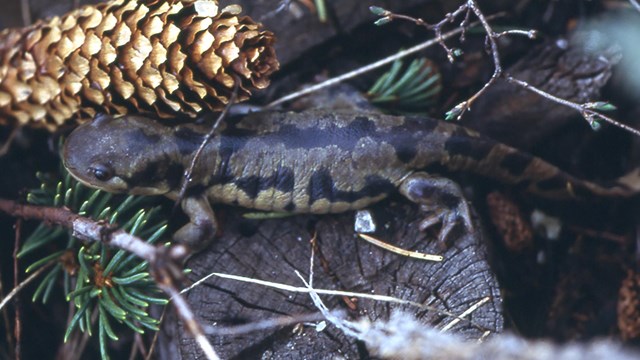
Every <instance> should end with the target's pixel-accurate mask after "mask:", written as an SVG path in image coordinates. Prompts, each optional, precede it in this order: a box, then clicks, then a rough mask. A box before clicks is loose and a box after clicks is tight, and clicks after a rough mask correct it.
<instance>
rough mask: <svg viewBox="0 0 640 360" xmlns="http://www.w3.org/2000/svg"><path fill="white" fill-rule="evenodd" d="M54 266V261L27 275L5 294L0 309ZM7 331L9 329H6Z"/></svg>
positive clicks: (0, 302)
mask: <svg viewBox="0 0 640 360" xmlns="http://www.w3.org/2000/svg"><path fill="white" fill-rule="evenodd" d="M53 264H55V261H50V262H48V263H47V264H45V265H44V266H42V267H40V268H39V269H38V270H36V271H35V272H34V273H33V274H31V275H29V277H27V278H26V279H24V281H22V282H21V283H20V284H18V286H16V287H14V288H13V289H12V290H11V292H10V293H8V294H7V296H5V297H4V299H2V301H0V309H2V308H4V307H5V305H7V304H8V303H9V301H11V299H12V298H13V297H14V296H16V295H17V294H18V293H20V291H21V290H22V289H24V287H25V286H27V285H29V284H30V283H31V282H32V281H33V280H35V279H36V278H37V277H38V276H40V274H42V272H43V271H45V270H47V269H48V268H49V266H51V265H53ZM7 330H9V329H7Z"/></svg>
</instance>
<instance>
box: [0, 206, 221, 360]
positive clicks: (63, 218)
mask: <svg viewBox="0 0 640 360" xmlns="http://www.w3.org/2000/svg"><path fill="white" fill-rule="evenodd" d="M0 211H3V212H5V213H7V214H10V215H12V216H17V217H21V218H25V219H36V220H41V221H45V222H48V223H51V224H56V225H61V226H64V227H66V228H68V229H72V231H73V236H75V237H77V238H79V239H82V240H85V241H92V242H96V241H100V242H103V243H105V244H107V245H110V246H114V247H117V248H120V249H123V250H126V251H128V252H130V253H132V254H135V255H136V256H138V257H140V258H142V259H144V260H147V261H148V262H149V268H150V270H151V274H152V275H153V277H154V279H155V280H156V283H157V285H158V287H159V288H161V289H162V290H163V291H164V292H165V293H167V295H169V297H171V299H172V302H173V305H174V307H175V309H176V311H177V312H178V315H179V316H180V318H181V319H182V321H184V323H185V325H186V327H187V329H188V330H189V332H190V334H191V336H193V337H194V339H195V340H196V342H197V343H198V345H199V346H200V348H201V349H202V351H203V352H204V353H205V355H206V356H207V358H208V359H210V360H215V359H219V357H218V355H217V354H216V352H215V350H214V349H213V346H212V345H211V344H210V343H209V342H208V340H207V339H206V336H205V335H204V333H203V331H202V327H201V326H200V324H199V323H198V322H197V320H196V318H195V315H194V313H193V311H191V308H190V307H189V305H188V304H187V302H186V300H185V299H184V297H182V295H180V292H179V291H178V290H177V287H176V285H175V284H176V283H178V282H179V281H180V279H181V277H182V270H181V266H179V265H178V264H179V263H181V261H182V260H183V259H184V257H185V256H186V254H187V249H186V248H185V247H184V246H182V245H174V246H172V247H170V248H167V247H164V246H158V247H156V246H153V245H151V244H149V243H147V242H145V241H144V240H142V239H141V238H139V237H137V236H134V235H131V234H128V233H127V232H125V231H123V230H120V229H115V228H114V227H113V226H111V225H109V224H107V223H105V222H101V221H95V220H92V219H90V218H87V217H84V216H80V215H78V214H75V213H73V212H71V211H70V210H68V209H65V208H54V207H46V206H35V205H23V204H18V203H16V202H15V201H11V200H6V199H0Z"/></svg>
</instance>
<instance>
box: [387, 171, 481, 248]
mask: <svg viewBox="0 0 640 360" xmlns="http://www.w3.org/2000/svg"><path fill="white" fill-rule="evenodd" d="M399 191H400V193H401V194H402V195H404V196H405V197H406V198H407V199H409V200H411V201H413V202H414V203H416V204H420V208H421V210H422V211H424V212H425V213H426V214H427V217H426V218H425V219H424V220H422V222H421V223H420V230H422V231H424V230H426V229H427V228H429V227H431V226H433V225H435V224H437V223H441V224H442V228H441V230H440V235H439V240H440V242H441V243H443V244H445V243H446V241H445V240H446V239H447V235H448V234H449V232H450V231H451V230H452V229H453V228H454V227H455V226H456V225H457V224H461V225H463V226H464V228H465V232H466V233H470V232H472V231H473V224H472V222H471V215H470V212H469V207H468V205H467V201H466V200H465V198H464V195H463V194H462V190H461V189H460V187H459V186H458V184H456V183H455V182H454V181H453V180H450V179H447V178H442V177H434V176H431V175H429V174H427V173H424V172H418V173H414V174H411V175H409V176H408V177H407V178H405V179H404V180H403V181H402V183H401V184H400V187H399Z"/></svg>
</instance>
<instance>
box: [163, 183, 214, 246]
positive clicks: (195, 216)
mask: <svg viewBox="0 0 640 360" xmlns="http://www.w3.org/2000/svg"><path fill="white" fill-rule="evenodd" d="M180 204H181V205H182V211H184V213H185V214H186V215H187V216H188V217H189V220H190V221H189V223H188V224H186V225H184V226H183V227H181V228H180V229H179V230H178V231H177V232H176V233H175V234H174V235H173V239H174V240H175V241H178V242H180V243H182V244H185V245H187V246H189V247H190V248H191V250H193V251H194V252H197V251H200V250H202V249H204V248H205V247H206V246H207V245H208V244H209V243H210V242H211V240H213V237H214V236H215V235H216V230H217V228H218V224H217V222H216V218H215V216H214V214H213V210H212V209H211V205H209V201H208V200H207V198H206V196H204V195H199V196H190V197H186V198H184V199H183V200H182V202H181V203H180Z"/></svg>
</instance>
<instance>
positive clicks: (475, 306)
mask: <svg viewBox="0 0 640 360" xmlns="http://www.w3.org/2000/svg"><path fill="white" fill-rule="evenodd" d="M489 300H491V298H490V297H488V296H485V297H483V298H482V299H480V301H478V302H477V303H475V304H473V305H471V307H469V308H468V309H467V310H465V311H464V312H462V314H460V315H458V316H457V317H456V318H455V319H453V320H451V322H449V323H448V324H447V325H445V326H444V327H443V328H442V329H440V331H447V330H449V329H451V328H452V327H454V326H455V325H456V324H457V323H459V322H460V320H462V319H464V318H465V317H466V316H467V315H471V314H472V313H473V312H474V311H476V310H478V309H479V308H480V307H481V306H482V305H484V304H486V303H487V302H489Z"/></svg>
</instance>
